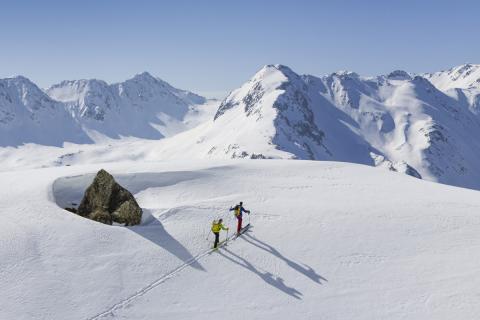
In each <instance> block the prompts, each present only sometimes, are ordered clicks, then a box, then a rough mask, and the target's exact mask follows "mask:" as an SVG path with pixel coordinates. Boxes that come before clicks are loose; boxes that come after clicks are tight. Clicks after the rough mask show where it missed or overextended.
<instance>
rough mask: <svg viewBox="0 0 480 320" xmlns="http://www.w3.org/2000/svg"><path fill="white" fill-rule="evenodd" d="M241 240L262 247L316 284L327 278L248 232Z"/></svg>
mask: <svg viewBox="0 0 480 320" xmlns="http://www.w3.org/2000/svg"><path fill="white" fill-rule="evenodd" d="M242 240H244V241H246V242H248V243H250V244H252V245H254V246H255V247H257V248H259V249H262V250H264V251H266V252H268V253H270V254H272V255H274V256H275V257H277V258H279V259H281V260H283V261H285V263H286V264H287V265H288V266H289V267H291V268H292V269H294V270H296V271H298V272H299V273H301V274H303V275H304V276H306V277H308V278H310V279H311V280H312V281H315V282H316V283H318V284H322V281H325V282H327V281H328V280H327V279H325V278H324V277H322V276H321V275H319V274H318V273H317V272H316V271H315V270H313V269H312V268H311V267H310V266H308V265H306V264H304V265H300V264H298V263H296V262H295V261H292V260H290V259H288V258H287V257H285V256H284V255H282V254H281V253H280V252H279V251H278V250H277V249H275V248H274V247H272V246H271V245H269V244H267V243H265V242H263V241H261V240H259V239H257V238H255V237H253V236H251V235H249V234H248V233H245V234H244V235H243V237H242Z"/></svg>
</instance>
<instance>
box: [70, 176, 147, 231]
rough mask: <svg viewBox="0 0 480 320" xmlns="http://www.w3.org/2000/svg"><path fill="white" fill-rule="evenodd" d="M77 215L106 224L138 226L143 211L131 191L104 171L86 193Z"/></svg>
mask: <svg viewBox="0 0 480 320" xmlns="http://www.w3.org/2000/svg"><path fill="white" fill-rule="evenodd" d="M77 214H78V215H80V216H82V217H85V218H88V219H91V220H95V221H98V222H102V223H105V224H112V223H113V222H117V223H122V224H125V226H133V225H137V224H139V223H140V221H141V219H142V209H141V208H140V206H139V205H138V203H137V201H136V200H135V198H134V197H133V195H132V194H131V193H130V191H128V190H127V189H125V188H123V187H122V186H121V185H119V184H118V183H117V182H116V181H115V179H114V178H113V176H112V175H111V174H109V173H108V172H107V171H105V170H103V169H102V170H100V171H98V173H97V175H96V176H95V179H94V180H93V183H92V184H91V185H90V186H89V187H88V188H87V190H86V191H85V195H84V196H83V199H82V202H81V203H80V206H79V207H78V211H77Z"/></svg>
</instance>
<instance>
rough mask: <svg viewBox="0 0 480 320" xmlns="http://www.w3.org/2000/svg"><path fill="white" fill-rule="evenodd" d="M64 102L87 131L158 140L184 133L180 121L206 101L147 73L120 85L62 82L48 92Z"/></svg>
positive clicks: (97, 81)
mask: <svg viewBox="0 0 480 320" xmlns="http://www.w3.org/2000/svg"><path fill="white" fill-rule="evenodd" d="M47 93H48V95H49V96H50V97H51V98H53V99H55V100H58V101H61V102H63V103H64V104H65V105H66V107H67V109H68V110H69V111H70V112H71V114H72V116H73V117H74V119H75V120H76V121H78V123H80V124H81V125H82V126H83V127H84V128H85V129H86V130H87V131H88V132H91V133H92V131H94V132H98V133H101V134H102V135H106V136H108V137H111V138H119V137H121V136H134V137H138V138H146V139H160V138H163V137H165V136H170V135H172V134H175V133H178V132H180V131H183V130H186V129H187V128H188V127H187V126H185V125H184V123H183V122H182V121H183V120H184V118H185V116H186V114H187V113H188V112H189V110H190V109H191V107H192V106H194V105H197V104H203V103H205V102H206V99H205V98H203V97H200V96H198V95H196V94H193V93H191V92H188V91H184V90H179V89H176V88H174V87H172V86H171V85H169V84H168V83H166V82H165V81H162V80H160V79H158V78H155V77H153V76H152V75H150V74H149V73H147V72H144V73H141V74H138V75H136V76H135V77H133V78H132V79H129V80H127V81H125V82H122V83H116V84H112V85H109V84H107V83H106V82H104V81H101V80H95V79H93V80H76V81H63V82H61V83H59V84H56V85H54V86H52V87H50V88H49V89H47Z"/></svg>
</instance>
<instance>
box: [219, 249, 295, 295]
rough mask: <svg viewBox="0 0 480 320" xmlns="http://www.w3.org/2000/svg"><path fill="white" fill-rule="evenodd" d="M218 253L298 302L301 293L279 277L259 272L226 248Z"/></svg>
mask: <svg viewBox="0 0 480 320" xmlns="http://www.w3.org/2000/svg"><path fill="white" fill-rule="evenodd" d="M222 251H225V252H228V253H229V254H230V255H231V256H233V257H234V258H232V257H230V256H228V255H226V254H225V253H223V252H222ZM219 253H220V255H222V256H223V257H224V258H226V259H227V260H229V261H231V262H233V263H235V264H237V265H239V266H241V267H243V268H245V269H247V270H249V271H251V272H253V273H255V274H256V275H257V276H259V277H260V278H261V279H262V280H263V281H265V282H266V283H268V284H269V285H271V286H272V287H275V288H277V289H279V290H280V291H283V292H285V293H286V294H288V295H289V296H291V297H293V298H295V299H298V300H300V299H301V296H302V293H301V292H300V291H298V290H297V289H295V288H291V287H289V286H287V285H286V284H285V282H284V280H283V279H282V278H280V277H278V276H276V275H274V274H272V273H270V272H262V271H259V270H258V269H257V268H256V267H255V266H254V265H253V264H251V263H250V262H248V261H247V260H246V259H245V258H242V257H240V256H239V255H236V254H235V253H233V252H232V251H230V250H228V249H226V248H224V249H223V250H221V251H219Z"/></svg>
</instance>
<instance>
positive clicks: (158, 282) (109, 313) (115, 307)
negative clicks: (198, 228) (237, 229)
mask: <svg viewBox="0 0 480 320" xmlns="http://www.w3.org/2000/svg"><path fill="white" fill-rule="evenodd" d="M235 239H236V237H235V235H232V236H230V237H228V238H227V240H226V241H224V242H223V243H221V244H220V245H219V247H218V249H219V250H220V248H221V247H223V246H226V245H227V243H228V242H230V241H235ZM213 251H214V250H213V249H208V250H205V251H203V252H201V253H199V254H197V255H196V256H194V257H193V258H191V259H190V260H188V261H187V262H185V263H183V264H181V265H180V266H178V267H177V268H175V269H174V270H172V271H171V272H168V273H167V274H165V275H163V276H162V277H161V278H159V279H157V280H155V281H154V282H152V283H150V284H149V285H147V286H145V287H143V288H142V289H140V290H138V291H137V292H135V293H134V294H133V295H131V296H129V297H127V298H125V299H123V300H122V301H120V302H118V303H116V304H114V305H113V306H111V307H110V308H109V309H108V310H106V311H103V312H100V313H98V314H97V315H95V316H93V317H91V318H88V320H98V319H102V318H105V317H108V316H114V312H115V311H116V310H119V309H122V308H124V307H126V306H128V305H129V304H130V303H131V302H132V301H134V300H136V299H138V298H140V297H141V296H143V295H145V294H146V293H148V292H149V291H151V290H152V289H154V288H156V287H158V286H159V285H161V284H162V283H164V282H165V281H167V280H168V279H171V278H172V277H174V276H175V275H177V274H179V273H180V272H182V271H183V270H184V269H185V268H187V267H189V266H191V265H192V264H194V263H195V262H198V261H200V259H202V258H203V257H205V256H207V255H209V254H210V253H212V252H213Z"/></svg>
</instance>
